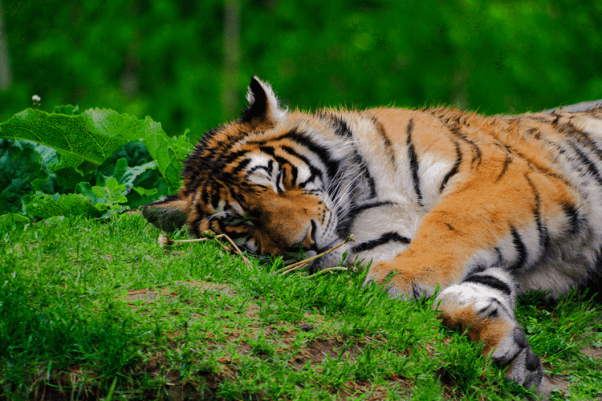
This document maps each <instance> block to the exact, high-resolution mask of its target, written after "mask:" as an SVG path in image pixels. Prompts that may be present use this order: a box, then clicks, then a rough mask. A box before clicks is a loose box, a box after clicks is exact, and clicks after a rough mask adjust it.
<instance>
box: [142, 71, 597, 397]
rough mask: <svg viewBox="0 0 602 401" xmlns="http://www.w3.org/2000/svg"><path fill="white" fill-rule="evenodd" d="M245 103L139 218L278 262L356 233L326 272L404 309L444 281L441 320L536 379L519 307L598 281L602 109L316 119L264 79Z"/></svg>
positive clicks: (513, 373) (528, 383) (512, 370)
mask: <svg viewBox="0 0 602 401" xmlns="http://www.w3.org/2000/svg"><path fill="white" fill-rule="evenodd" d="M247 100H248V102H249V105H248V107H247V108H246V109H245V110H244V111H243V112H242V118H241V119H240V120H238V121H235V122H230V123H228V124H226V125H224V126H221V127H219V128H217V129H215V130H210V131H209V132H208V133H206V134H205V137H204V138H203V140H202V141H201V142H200V144H199V145H197V146H196V148H195V149H194V151H193V152H192V154H191V155H190V156H189V158H188V160H187V161H186V162H185V168H184V172H183V185H182V188H181V189H180V192H179V193H178V194H177V195H174V196H168V197H166V198H164V199H162V200H160V201H157V202H154V203H152V204H150V205H148V206H146V207H145V208H144V210H143V215H144V217H145V218H146V219H147V220H148V221H150V222H151V223H152V224H153V225H154V226H156V227H158V228H161V229H163V230H167V231H168V230H172V229H174V228H178V227H181V226H183V225H187V226H188V230H189V232H190V235H192V236H201V235H202V234H203V232H205V231H207V230H212V231H214V232H218V233H225V234H227V235H228V236H230V237H231V238H233V239H235V240H236V241H237V243H238V244H240V245H242V246H244V247H245V248H247V249H248V250H250V251H252V252H257V253H260V252H261V253H267V254H273V255H283V254H288V253H292V252H295V251H299V248H300V247H302V248H303V249H304V250H305V251H307V253H309V255H315V254H317V253H319V252H322V251H324V250H326V249H329V248H331V247H333V246H334V245H335V244H339V243H340V242H341V241H342V240H344V239H345V238H347V237H348V236H349V235H350V234H353V236H354V243H347V244H346V245H345V246H343V247H341V248H338V249H337V250H336V251H335V252H332V253H330V254H328V255H327V256H324V257H323V258H321V259H319V263H320V266H319V267H322V268H323V267H330V266H336V265H338V264H340V263H345V262H352V261H353V260H355V259H356V258H357V259H358V260H364V261H365V262H369V261H371V262H372V263H371V265H370V268H369V271H368V273H367V276H366V280H365V284H370V283H372V282H374V283H377V284H383V283H384V287H385V290H386V291H387V292H388V293H389V294H390V295H391V296H392V297H396V298H399V299H416V298H420V297H423V296H426V297H430V296H432V295H433V294H435V292H436V289H437V288H438V287H439V291H438V292H437V293H436V294H437V295H436V301H437V302H436V304H438V311H439V313H440V319H441V320H442V322H443V323H444V324H445V325H446V326H448V327H452V328H453V327H458V326H459V327H461V329H462V330H467V335H468V336H469V338H470V339H471V340H473V341H475V342H479V341H482V342H483V344H484V348H483V353H484V354H485V355H490V356H491V357H492V358H493V360H494V361H496V362H497V363H499V364H500V365H502V366H507V367H508V369H507V370H506V376H507V378H508V379H509V380H511V381H514V382H517V383H520V384H522V385H523V386H525V387H527V388H529V387H532V386H537V385H538V384H539V383H540V381H541V379H542V376H543V370H542V365H541V362H540V360H539V358H538V357H537V356H536V355H535V354H534V353H533V352H532V350H531V347H530V345H529V343H528V341H527V338H526V337H525V334H524V332H523V330H522V328H521V327H520V325H519V324H518V323H517V322H516V320H515V317H514V306H515V299H516V297H517V296H520V295H521V294H523V293H524V292H525V291H527V290H531V289H539V290H544V291H548V292H549V294H550V295H551V296H552V297H558V296H559V295H561V294H564V293H566V292H567V290H568V289H569V288H571V287H574V286H576V285H581V284H583V283H585V282H586V281H587V280H589V279H591V278H592V277H593V276H596V275H597V274H598V273H600V270H601V268H600V267H599V266H600V263H601V261H602V258H601V257H600V250H601V246H602V103H600V102H597V103H595V102H589V103H585V104H580V105H576V106H574V107H572V108H567V109H554V110H550V111H547V112H542V113H535V114H523V115H518V116H494V117H482V116H479V115H476V114H474V113H466V112H463V111H460V110H457V109H449V108H435V109H424V110H402V109H387V108H379V109H371V110H365V111H347V110H341V111H335V110H322V111H318V112H315V113H313V114H308V113H304V112H300V111H288V110H286V109H283V108H281V106H280V105H279V103H278V99H277V98H276V96H275V95H274V92H273V91H272V89H271V87H270V86H269V85H268V84H267V83H265V82H262V81H260V80H259V79H257V78H253V79H252V80H251V84H250V86H249V92H248V95H247ZM344 255H346V260H341V259H342V258H343V256H344ZM314 268H315V266H314Z"/></svg>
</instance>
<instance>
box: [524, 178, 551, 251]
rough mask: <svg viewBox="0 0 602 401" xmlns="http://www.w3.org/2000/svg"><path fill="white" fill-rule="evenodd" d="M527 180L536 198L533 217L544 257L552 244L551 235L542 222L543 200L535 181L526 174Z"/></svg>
mask: <svg viewBox="0 0 602 401" xmlns="http://www.w3.org/2000/svg"><path fill="white" fill-rule="evenodd" d="M525 179H526V180H527V182H528V183H529V186H530V187H531V190H532V191H533V195H534V196H535V206H534V208H533V216H534V217H535V224H536V225H537V232H538V234H539V247H540V251H541V254H542V255H543V253H544V252H545V250H546V249H547V248H548V245H549V243H550V234H549V232H548V228H547V227H546V226H545V224H543V222H542V221H541V212H540V209H541V200H540V198H539V192H538V191H537V188H536V187H535V184H533V181H531V179H530V178H529V176H527V175H526V174H525Z"/></svg>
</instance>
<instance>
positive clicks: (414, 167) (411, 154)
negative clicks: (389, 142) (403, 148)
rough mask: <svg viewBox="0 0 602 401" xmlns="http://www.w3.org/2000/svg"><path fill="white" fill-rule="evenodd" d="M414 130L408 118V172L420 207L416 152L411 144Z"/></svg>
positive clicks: (420, 198) (411, 121)
mask: <svg viewBox="0 0 602 401" xmlns="http://www.w3.org/2000/svg"><path fill="white" fill-rule="evenodd" d="M413 129H414V119H413V118H410V122H409V123H408V128H407V130H406V132H407V135H408V137H407V146H408V158H409V159H410V170H411V171H412V181H414V191H415V192H416V196H417V197H418V204H419V205H420V206H422V193H421V192H420V177H419V176H418V168H419V167H418V159H417V158H416V150H415V149H414V144H413V143H412V130H413Z"/></svg>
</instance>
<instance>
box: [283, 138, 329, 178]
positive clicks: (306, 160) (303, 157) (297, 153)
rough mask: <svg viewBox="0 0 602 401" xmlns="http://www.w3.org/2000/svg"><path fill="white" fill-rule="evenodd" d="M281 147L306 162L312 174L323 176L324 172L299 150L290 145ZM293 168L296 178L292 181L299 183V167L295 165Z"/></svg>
mask: <svg viewBox="0 0 602 401" xmlns="http://www.w3.org/2000/svg"><path fill="white" fill-rule="evenodd" d="M281 148H282V150H283V151H285V152H286V153H288V154H289V155H291V156H293V157H296V158H297V159H299V160H301V161H302V162H303V163H305V165H306V166H307V167H308V168H309V171H310V173H311V175H317V176H318V177H320V178H322V172H321V171H320V170H319V169H317V168H316V167H315V166H314V165H313V164H312V163H311V161H310V160H309V159H308V158H307V157H305V156H303V155H302V154H300V153H299V152H297V151H296V150H295V149H293V148H291V147H290V146H286V145H282V147H281ZM293 168H294V172H293V176H294V179H293V181H292V183H293V185H295V184H296V183H297V168H296V167H295V166H294V165H293Z"/></svg>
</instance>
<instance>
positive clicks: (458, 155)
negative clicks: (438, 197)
mask: <svg viewBox="0 0 602 401" xmlns="http://www.w3.org/2000/svg"><path fill="white" fill-rule="evenodd" d="M454 145H456V162H455V163H454V166H453V167H452V169H451V170H449V172H448V173H447V174H445V177H443V182H442V183H441V187H440V188H439V193H443V190H444V189H445V186H446V185H447V182H448V181H449V180H450V178H452V177H453V176H454V175H456V174H457V173H458V171H459V169H460V164H461V163H462V150H460V144H459V143H458V142H456V141H454Z"/></svg>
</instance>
